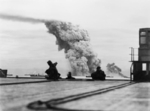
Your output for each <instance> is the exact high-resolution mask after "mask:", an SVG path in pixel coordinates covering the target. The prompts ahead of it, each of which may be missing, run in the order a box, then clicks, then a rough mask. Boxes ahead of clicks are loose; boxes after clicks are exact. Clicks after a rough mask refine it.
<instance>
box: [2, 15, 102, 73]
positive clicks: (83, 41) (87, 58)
mask: <svg viewBox="0 0 150 111" xmlns="http://www.w3.org/2000/svg"><path fill="white" fill-rule="evenodd" d="M0 18H1V19H5V20H11V21H20V22H29V23H45V25H46V27H47V28H48V30H49V33H51V34H53V35H55V37H56V44H57V45H58V50H62V49H64V50H65V54H66V58H67V59H68V60H69V62H70V65H71V67H72V71H73V74H74V75H88V74H89V73H92V72H93V71H95V70H96V68H97V66H99V65H100V63H101V61H100V59H98V58H97V55H96V54H95V53H94V52H93V50H92V47H91V45H90V37H89V35H88V33H87V31H86V30H83V29H80V28H79V26H75V25H72V24H71V23H68V22H62V21H56V20H43V19H34V18H29V17H23V16H13V15H7V14H0Z"/></svg>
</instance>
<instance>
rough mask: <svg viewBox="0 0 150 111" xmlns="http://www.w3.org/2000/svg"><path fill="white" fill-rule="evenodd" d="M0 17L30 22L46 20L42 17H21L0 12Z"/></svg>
mask: <svg viewBox="0 0 150 111" xmlns="http://www.w3.org/2000/svg"><path fill="white" fill-rule="evenodd" d="M0 18H1V19H5V20H11V21H20V22H30V23H45V22H47V20H43V19H34V18H30V17H23V16H16V15H15V16H14V15H7V14H0Z"/></svg>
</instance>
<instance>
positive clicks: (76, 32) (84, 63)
mask: <svg viewBox="0 0 150 111" xmlns="http://www.w3.org/2000/svg"><path fill="white" fill-rule="evenodd" d="M45 24H46V27H47V28H48V30H49V33H51V34H53V35H55V36H56V38H57V40H56V44H57V45H58V50H62V49H64V50H65V54H66V58H67V59H69V62H70V64H71V67H72V69H73V72H74V75H87V74H89V73H91V72H93V71H95V69H96V67H97V66H99V65H100V62H101V61H100V59H98V58H97V55H96V54H95V53H94V52H93V50H92V47H91V45H90V38H89V35H88V33H87V31H86V30H83V29H80V28H79V26H74V25H72V24H71V23H66V22H61V21H51V22H46V23H45Z"/></svg>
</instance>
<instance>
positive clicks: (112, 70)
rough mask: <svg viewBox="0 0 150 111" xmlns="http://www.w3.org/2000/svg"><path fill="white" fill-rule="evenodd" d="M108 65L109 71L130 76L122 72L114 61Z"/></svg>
mask: <svg viewBox="0 0 150 111" xmlns="http://www.w3.org/2000/svg"><path fill="white" fill-rule="evenodd" d="M106 67H107V71H108V73H116V74H119V75H120V76H121V77H125V78H128V77H127V76H125V75H123V74H122V73H121V69H120V68H119V67H118V66H116V65H115V63H112V64H111V63H110V64H109V63H108V64H107V66H106Z"/></svg>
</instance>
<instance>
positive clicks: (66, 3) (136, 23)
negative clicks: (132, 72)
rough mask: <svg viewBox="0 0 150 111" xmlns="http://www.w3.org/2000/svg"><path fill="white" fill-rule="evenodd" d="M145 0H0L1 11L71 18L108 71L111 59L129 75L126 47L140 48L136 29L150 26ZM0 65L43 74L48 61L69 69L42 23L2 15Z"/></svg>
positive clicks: (12, 70)
mask: <svg viewBox="0 0 150 111" xmlns="http://www.w3.org/2000/svg"><path fill="white" fill-rule="evenodd" d="M149 11H150V1H149V0H0V13H3V14H10V15H18V16H26V17H32V18H40V19H48V20H51V19H55V20H60V21H66V22H71V23H72V24H74V25H79V26H80V27H81V28H84V29H86V30H87V31H88V33H89V35H90V38H91V44H92V47H93V49H94V51H95V52H96V53H97V55H98V57H99V58H100V59H101V61H102V64H101V66H102V68H103V69H104V70H106V65H107V64H108V63H112V62H114V63H115V64H116V65H118V66H119V67H120V68H121V69H122V71H123V73H124V74H127V75H129V68H130V65H131V63H129V61H130V55H129V54H130V49H129V47H135V48H138V47H139V46H138V31H139V28H145V27H150V14H149ZM0 24H1V25H0V68H3V69H8V73H14V74H19V75H22V74H25V73H32V72H39V73H44V71H45V70H46V69H47V68H48V66H47V64H46V62H47V60H49V59H50V60H52V61H54V62H56V61H57V62H58V69H59V71H60V73H62V74H64V75H65V74H66V73H67V72H68V71H70V66H69V63H68V61H67V60H66V59H65V55H64V52H63V51H60V52H59V51H58V46H57V45H56V44H55V41H56V39H55V37H54V36H53V35H51V34H48V33H47V28H46V27H45V25H44V24H30V23H24V22H14V21H6V20H0Z"/></svg>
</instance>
